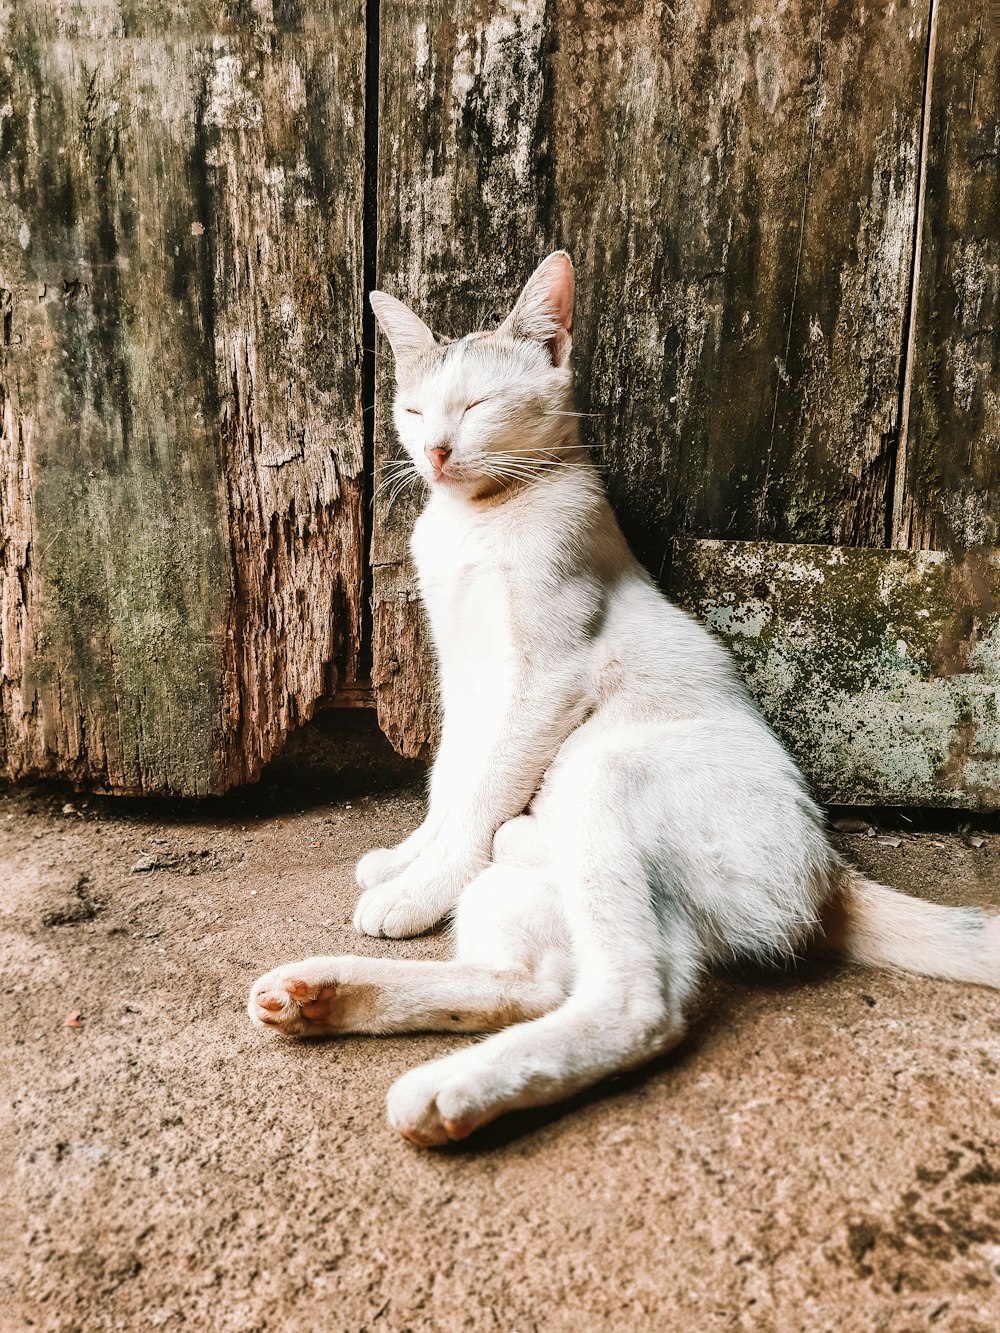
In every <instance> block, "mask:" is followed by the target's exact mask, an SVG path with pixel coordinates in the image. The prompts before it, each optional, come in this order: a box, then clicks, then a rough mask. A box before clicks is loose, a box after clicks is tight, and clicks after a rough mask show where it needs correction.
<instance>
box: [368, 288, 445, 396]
mask: <svg viewBox="0 0 1000 1333" xmlns="http://www.w3.org/2000/svg"><path fill="white" fill-rule="evenodd" d="M369 300H370V301H371V303H372V310H373V311H374V312H375V318H376V319H377V320H378V322H379V328H381V330H382V332H383V333H384V334H385V336H386V337H387V338H388V339H389V344H390V346H391V347H392V351H393V355H394V356H395V358H396V378H397V379H400V378H405V376H406V374H407V372H408V370H409V368H410V367H411V366H412V365H413V363H414V362H416V361H418V360H419V359H420V358H421V357H424V356H426V355H427V354H428V352H433V351H434V349H435V348H436V347H437V343H436V342H435V341H434V334H433V333H431V331H430V329H429V328H428V327H427V325H426V324H425V323H424V321H423V320H422V319H421V318H420V316H419V315H415V314H414V313H413V311H412V310H411V309H410V307H409V306H406V305H403V303H402V301H397V300H396V298H395V297H394V296H389V295H388V294H387V293H386V292H372V293H371V296H370V297H369Z"/></svg>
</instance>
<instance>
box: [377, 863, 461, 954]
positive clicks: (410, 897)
mask: <svg viewBox="0 0 1000 1333" xmlns="http://www.w3.org/2000/svg"><path fill="white" fill-rule="evenodd" d="M452 905H453V904H452V903H451V902H449V901H445V902H443V903H442V902H441V901H439V900H438V899H437V898H436V897H434V896H433V895H428V894H425V893H421V892H420V891H419V890H414V889H412V888H410V887H408V886H407V885H406V883H405V882H404V881H403V877H402V876H398V877H397V878H396V879H393V880H390V881H389V883H388V884H380V885H378V887H377V888H374V889H368V891H367V892H366V893H363V894H362V895H361V897H360V898H359V899H358V905H357V907H356V908H355V909H354V929H355V930H357V931H359V932H360V933H361V934H362V935H374V936H376V937H379V936H382V937H384V938H386V939H391V940H405V939H409V938H411V937H412V936H413V935H423V934H424V932H425V931H428V930H430V929H431V928H432V927H433V926H436V925H437V923H438V922H439V921H440V920H441V918H442V917H443V916H444V915H445V913H446V912H448V911H449V910H450V908H451V907H452Z"/></svg>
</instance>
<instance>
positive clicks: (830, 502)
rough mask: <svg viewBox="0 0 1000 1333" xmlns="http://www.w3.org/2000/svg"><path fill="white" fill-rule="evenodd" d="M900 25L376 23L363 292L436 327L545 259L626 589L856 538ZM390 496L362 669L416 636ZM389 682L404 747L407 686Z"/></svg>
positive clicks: (572, 7) (893, 146)
mask: <svg viewBox="0 0 1000 1333" xmlns="http://www.w3.org/2000/svg"><path fill="white" fill-rule="evenodd" d="M928 4H929V0H915V2H914V3H904V4H901V5H890V4H878V5H875V6H865V7H864V8H859V7H858V6H855V5H850V4H847V3H842V2H841V0H837V2H836V3H832V4H831V3H819V4H816V5H809V6H806V5H789V6H780V7H777V8H776V7H774V6H771V5H767V4H765V3H763V0H759V2H758V3H755V4H750V5H749V6H741V7H738V8H734V7H733V6H731V5H728V4H724V3H717V2H713V0H681V3H679V4H677V5H673V6H670V7H668V6H664V5H660V4H653V3H643V2H642V0H618V2H617V3H610V2H609V3H592V2H591V0H587V3H583V2H582V0H548V3H544V2H543V0H524V3H520V4H518V5H503V6H488V5H485V4H482V3H476V0H461V2H460V3H457V4H455V3H449V4H447V5H445V4H444V3H441V0H438V2H437V3H433V4H429V5H428V4H420V5H418V4H416V3H415V0H409V2H408V3H399V4H396V5H393V6H384V7H383V9H382V23H383V27H382V34H381V68H382V74H383V78H382V91H381V103H380V126H381V134H380V159H379V252H378V268H379V272H378V280H379V284H380V285H381V286H383V287H385V288H386V289H387V290H389V291H392V292H393V293H395V294H396V295H398V296H400V297H401V298H403V299H404V300H409V301H411V302H413V303H414V304H416V305H417V307H418V308H419V309H420V310H421V312H422V313H424V314H425V315H427V316H428V317H429V319H430V322H431V323H432V325H433V326H434V327H435V328H436V329H438V330H439V331H441V332H444V333H447V334H453V333H457V332H465V331H467V330H468V329H469V328H471V327H476V326H478V325H480V324H481V323H484V322H487V321H489V320H495V319H496V318H497V317H498V316H499V315H500V314H501V313H502V312H503V311H504V309H505V308H506V307H507V305H508V304H509V302H510V301H511V300H512V298H513V297H514V295H515V294H516V291H517V289H518V287H519V286H520V284H521V282H522V281H523V280H524V278H525V277H526V276H527V274H528V272H529V271H530V269H531V267H532V266H533V264H534V262H535V261H536V260H537V259H538V258H539V257H540V256H541V255H542V254H543V253H544V252H545V251H546V250H547V249H549V248H552V247H554V246H557V245H565V246H567V247H568V248H569V249H570V250H571V251H572V253H573V255H574V257H575V259H576V261H577V266H578V281H579V286H578V294H579V295H578V302H579V303H578V312H577V335H576V342H575V348H574V359H575V364H576V376H577V385H578V398H579V406H580V408H581V409H582V410H583V411H585V412H587V413H594V414H595V415H594V416H592V417H587V418H586V419H585V422H586V432H585V433H586V435H587V438H588V440H589V442H590V443H591V445H592V446H593V448H594V450H595V452H596V454H597V457H598V459H599V461H600V462H601V464H602V466H603V469H604V472H605V475H606V477H607V480H608V485H609V490H610V493H611V496H612V500H613V502H614V504H615V506H616V509H617V511H618V514H619V517H620V519H621V521H622V525H623V527H624V529H625V531H626V534H627V536H628V537H629V539H630V541H631V542H632V544H633V546H634V548H635V549H636V551H637V553H638V554H639V555H640V557H641V558H642V559H643V560H644V561H645V563H646V564H647V565H648V566H649V567H650V568H651V569H652V571H653V573H654V574H658V575H660V576H664V575H665V573H666V570H667V566H668V559H669V550H670V543H671V540H672V538H673V536H674V535H675V534H676V533H679V532H696V533H700V534H709V535H720V536H721V535H727V536H733V537H737V536H740V537H750V536H772V537H777V538H782V539H788V540H796V541H813V542H817V541H833V542H846V543H859V544H865V543H878V544H881V543H882V542H883V541H884V540H885V532H886V528H887V522H888V504H887V490H888V486H889V482H890V477H891V471H892V461H893V457H894V447H895V440H896V432H897V426H898V422H897V412H898V393H899V380H900V374H901V366H902V342H903V321H904V313H905V309H906V300H907V295H908V288H909V276H910V260H911V254H912V239H913V237H912V228H913V220H914V199H915V190H916V170H917V136H918V133H919V122H920V114H919V111H920V105H921V89H922V77H923V56H924V49H925V44H926V36H927V29H926V23H927V15H928ZM876 50H877V51H878V52H879V53H880V54H879V73H878V76H877V77H875V76H873V70H872V66H871V58H870V53H871V52H872V51H876ZM390 374H391V372H390V370H389V367H388V364H387V362H386V361H385V360H384V359H383V360H380V362H379V409H380V410H379V434H378V460H379V463H380V465H384V463H385V461H386V459H387V458H388V457H390V456H391V453H392V449H393V444H392V441H391V439H390V438H388V436H387V433H386V430H385V428H384V423H385V421H386V420H387V403H388V396H389V393H390V391H391V390H390V386H391V377H390ZM415 502H416V498H415V497H413V498H408V499H403V500H400V501H399V502H397V504H396V507H395V509H394V511H393V513H392V514H391V515H387V514H385V513H383V512H380V511H377V512H376V514H375V536H374V548H373V549H374V559H375V562H376V564H377V565H380V566H382V573H381V581H382V585H383V593H382V594H381V600H380V595H379V594H378V593H377V594H376V605H375V616H376V622H377V621H378V618H379V616H380V615H382V614H385V616H386V617H387V618H388V620H389V621H390V622H392V624H393V628H392V629H391V630H390V629H389V628H386V629H380V628H379V626H378V623H376V629H375V640H376V650H377V651H379V649H378V645H379V643H380V642H382V641H384V642H385V643H386V644H387V645H388V648H389V650H390V651H393V652H395V651H396V649H397V648H400V647H408V646H409V644H410V643H412V644H415V643H416V642H417V641H418V639H419V641H420V642H426V637H425V636H424V635H423V633H422V632H421V633H419V634H418V633H417V631H416V630H415V629H414V630H404V628H403V627H402V625H400V624H397V623H396V622H397V620H398V617H399V606H400V605H411V606H413V604H412V603H408V602H407V600H406V599H407V598H408V597H409V595H410V594H411V593H412V591H413V588H414V582H413V575H412V571H411V570H410V568H409V565H408V561H407V554H406V535H407V533H408V530H409V528H410V526H411V524H412V519H413V515H414V505H415ZM401 599H402V600H401ZM383 605H384V606H385V608H386V609H385V611H384V613H383V611H382V609H381V608H382V606H383ZM410 614H412V615H413V616H414V617H416V615H417V614H418V613H417V609H416V607H415V606H414V608H413V610H412V612H411V613H410ZM406 635H409V640H408V641H406V642H404V640H405V638H406ZM400 660H401V661H402V666H401V668H400V670H399V671H397V672H395V673H394V674H393V676H392V677H391V680H387V681H386V682H385V683H384V684H383V685H381V686H380V687H379V688H378V697H379V712H380V717H381V719H382V722H383V726H384V727H385V728H386V730H387V731H388V732H389V733H390V734H391V735H393V736H394V737H396V738H403V739H402V742H401V743H402V744H403V745H404V748H405V747H406V746H407V745H408V744H410V743H411V742H410V740H409V739H408V738H409V737H410V735H411V727H410V724H409V722H408V720H407V716H408V713H409V712H410V711H412V710H416V712H417V713H419V715H420V717H421V721H420V722H419V723H415V724H414V727H413V728H412V731H413V736H414V740H413V743H416V739H415V738H416V734H417V733H419V734H420V736H421V737H422V736H423V734H424V732H425V730H426V722H425V719H426V718H427V717H429V716H430V715H431V714H432V711H433V710H432V707H431V705H430V704H429V702H427V701H426V700H425V698H424V694H425V692H426V691H428V690H429V689H430V688H431V682H432V681H433V664H432V662H431V661H430V659H429V657H428V655H427V654H426V652H420V653H418V654H417V655H415V656H413V657H412V658H407V659H406V660H405V661H403V659H402V658H401V657H400ZM376 671H377V672H378V664H377V663H376ZM419 743H420V744H421V745H422V744H423V743H424V742H423V740H421V741H420V742H419Z"/></svg>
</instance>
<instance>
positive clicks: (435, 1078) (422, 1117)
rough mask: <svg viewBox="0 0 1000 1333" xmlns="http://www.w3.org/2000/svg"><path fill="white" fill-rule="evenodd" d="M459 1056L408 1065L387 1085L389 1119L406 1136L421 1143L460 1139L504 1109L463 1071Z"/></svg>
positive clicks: (428, 1144)
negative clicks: (409, 1068)
mask: <svg viewBox="0 0 1000 1333" xmlns="http://www.w3.org/2000/svg"><path fill="white" fill-rule="evenodd" d="M462 1055H463V1052H457V1053H456V1055H454V1056H446V1057H445V1058H444V1059H443V1060H434V1061H432V1062H431V1063H430V1064H426V1065H420V1066H418V1067H417V1068H416V1069H411V1070H410V1071H409V1073H407V1074H404V1075H403V1076H402V1078H398V1079H397V1080H396V1082H395V1083H394V1084H393V1085H392V1087H391V1088H390V1089H389V1096H388V1101H387V1105H388V1112H389V1124H390V1125H391V1126H392V1127H393V1129H394V1130H396V1132H397V1133H398V1134H402V1136H403V1138H404V1139H409V1140H410V1142H411V1143H415V1144H417V1145H418V1147H421V1148H436V1147H439V1146H440V1145H441V1144H443V1143H454V1142H458V1141H459V1140H461V1139H464V1138H467V1137H468V1136H469V1135H470V1134H471V1133H472V1132H473V1130H475V1129H478V1128H479V1127H480V1125H485V1124H487V1123H488V1122H489V1121H490V1120H493V1119H495V1118H496V1116H498V1115H499V1114H500V1113H501V1112H502V1111H503V1110H504V1109H505V1108H504V1107H503V1105H502V1104H496V1103H495V1102H494V1099H493V1097H492V1096H491V1095H490V1093H489V1092H488V1090H487V1089H486V1088H485V1087H480V1086H479V1080H477V1078H476V1076H475V1074H472V1073H471V1071H465V1070H463V1068H462V1061H461V1057H462Z"/></svg>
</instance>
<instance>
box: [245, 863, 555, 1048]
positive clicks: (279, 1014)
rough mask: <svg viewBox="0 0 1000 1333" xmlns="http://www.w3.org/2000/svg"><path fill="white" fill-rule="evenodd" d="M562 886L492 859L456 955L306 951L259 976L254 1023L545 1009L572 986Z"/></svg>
mask: <svg viewBox="0 0 1000 1333" xmlns="http://www.w3.org/2000/svg"><path fill="white" fill-rule="evenodd" d="M555 902H556V899H555V890H554V887H553V886H551V885H548V884H546V882H545V881H544V879H543V878H542V877H541V876H540V875H539V874H538V873H537V872H534V871H529V870H525V869H520V868H516V867H513V866H490V867H489V868H488V869H487V870H485V871H483V873H482V874H481V875H479V876H478V877H477V878H476V879H475V880H474V881H473V883H472V884H470V885H469V887H468V888H467V889H466V890H465V892H464V893H463V895H462V898H461V899H460V901H459V905H458V908H457V910H456V917H455V938H456V945H457V956H456V958H455V959H454V960H453V961H451V962H425V961H422V960H416V959H394V958H362V957H358V956H356V955H346V956H343V957H331V958H322V957H321V958H306V959H303V960H302V961H301V962H297V963H288V964H286V965H285V966H283V967H279V968H276V969H275V970H274V971H272V972H268V973H266V974H265V975H264V976H262V977H260V978H259V979H258V980H257V981H256V982H255V983H254V985H253V987H252V989H251V992H250V999H249V1003H248V1013H249V1015H250V1019H251V1022H253V1023H254V1024H255V1025H257V1026H258V1027H265V1028H269V1029H271V1030H272V1031H275V1032H279V1033H282V1034H283V1035H285V1036H293V1037H307V1036H330V1035H332V1034H337V1033H349V1032H368V1033H388V1032H414V1031H425V1032H426V1031H440V1032H483V1031H495V1030H496V1029H498V1028H502V1027H505V1026H507V1025H508V1024H509V1023H517V1022H523V1021H524V1020H526V1019H530V1018H535V1017H538V1016H539V1015H540V1014H544V1013H547V1012H548V1011H549V1010H550V1009H552V1008H554V1007H556V1006H557V1005H558V1004H560V1003H561V1002H562V1000H563V999H564V998H565V996H566V994H567V992H568V988H569V970H568V949H567V948H566V944H565V938H564V932H563V935H562V936H561V935H560V929H559V915H558V911H557V910H556V909H555V906H554V904H555Z"/></svg>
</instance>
